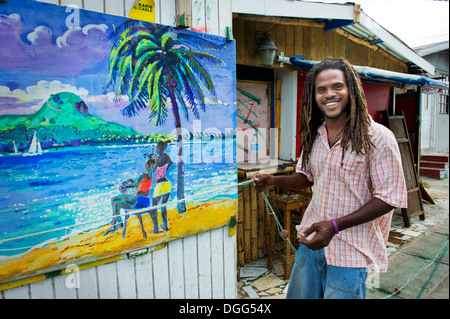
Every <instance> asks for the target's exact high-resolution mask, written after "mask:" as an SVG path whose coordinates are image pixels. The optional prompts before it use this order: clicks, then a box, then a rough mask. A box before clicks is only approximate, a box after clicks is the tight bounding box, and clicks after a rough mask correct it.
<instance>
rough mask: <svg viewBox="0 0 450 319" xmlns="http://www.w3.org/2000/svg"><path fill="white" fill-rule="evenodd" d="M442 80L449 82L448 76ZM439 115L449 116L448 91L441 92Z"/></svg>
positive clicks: (444, 76)
mask: <svg viewBox="0 0 450 319" xmlns="http://www.w3.org/2000/svg"><path fill="white" fill-rule="evenodd" d="M442 80H443V81H446V82H448V75H443V76H442ZM439 113H440V114H448V90H442V91H441V92H439Z"/></svg>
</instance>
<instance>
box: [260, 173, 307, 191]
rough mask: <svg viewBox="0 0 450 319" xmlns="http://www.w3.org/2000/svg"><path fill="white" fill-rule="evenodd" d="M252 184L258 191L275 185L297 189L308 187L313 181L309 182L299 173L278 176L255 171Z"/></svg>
mask: <svg viewBox="0 0 450 319" xmlns="http://www.w3.org/2000/svg"><path fill="white" fill-rule="evenodd" d="M253 185H254V186H255V187H256V189H257V190H258V191H264V190H266V189H271V188H275V187H280V188H284V189H289V190H298V189H303V188H306V187H310V186H312V185H313V183H311V182H310V181H309V180H308V178H306V176H305V175H303V174H301V173H295V174H292V175H279V176H274V175H270V174H260V173H257V174H255V176H253Z"/></svg>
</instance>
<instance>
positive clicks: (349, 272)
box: [286, 245, 367, 299]
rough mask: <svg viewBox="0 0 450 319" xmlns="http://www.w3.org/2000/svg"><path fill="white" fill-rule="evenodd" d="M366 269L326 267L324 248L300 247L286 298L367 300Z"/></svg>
mask: <svg viewBox="0 0 450 319" xmlns="http://www.w3.org/2000/svg"><path fill="white" fill-rule="evenodd" d="M366 279H367V269H366V268H346V267H336V266H331V265H327V261H326V260H325V253H324V250H323V249H320V250H317V251H313V250H311V249H308V248H307V247H306V246H304V245H300V247H299V249H298V251H297V255H296V256H295V263H294V266H293V267H292V272H291V278H290V280H289V287H288V292H287V295H286V298H287V299H365V298H366Z"/></svg>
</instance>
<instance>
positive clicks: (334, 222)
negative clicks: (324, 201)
mask: <svg viewBox="0 0 450 319" xmlns="http://www.w3.org/2000/svg"><path fill="white" fill-rule="evenodd" d="M331 222H332V223H333V226H334V232H335V233H336V234H339V229H338V227H337V225H336V221H335V220H334V219H332V220H331Z"/></svg>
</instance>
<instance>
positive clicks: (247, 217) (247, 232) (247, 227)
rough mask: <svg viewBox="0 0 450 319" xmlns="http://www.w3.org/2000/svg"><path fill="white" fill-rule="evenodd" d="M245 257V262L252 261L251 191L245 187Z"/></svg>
mask: <svg viewBox="0 0 450 319" xmlns="http://www.w3.org/2000/svg"><path fill="white" fill-rule="evenodd" d="M243 193H244V196H243V197H244V256H245V261H250V260H251V255H250V251H251V250H250V248H251V246H250V216H251V211H250V189H249V187H248V186H246V187H244V192H243Z"/></svg>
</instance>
